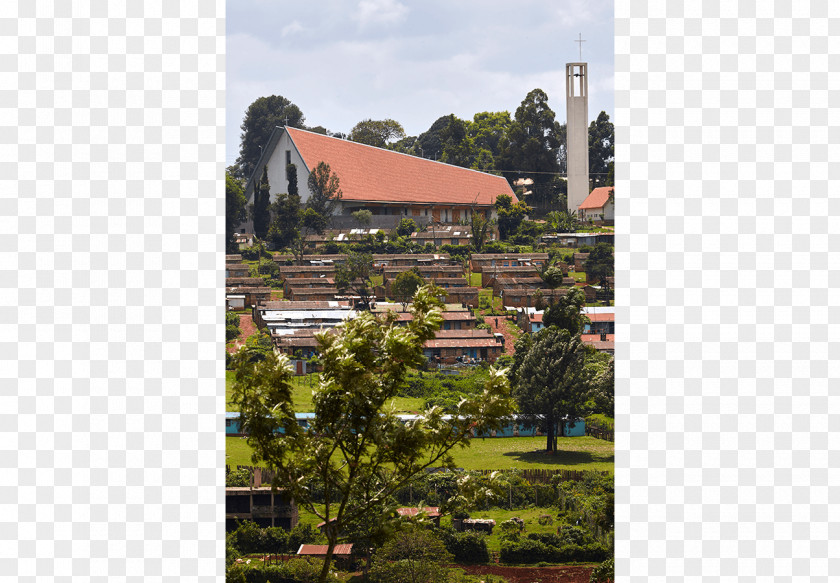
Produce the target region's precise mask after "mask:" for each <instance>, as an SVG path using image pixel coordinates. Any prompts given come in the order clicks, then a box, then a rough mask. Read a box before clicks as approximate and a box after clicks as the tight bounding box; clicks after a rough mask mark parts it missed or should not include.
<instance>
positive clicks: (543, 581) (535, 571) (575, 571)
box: [454, 565, 593, 583]
mask: <svg viewBox="0 0 840 583" xmlns="http://www.w3.org/2000/svg"><path fill="white" fill-rule="evenodd" d="M454 566H455V567H458V568H459V569H463V570H464V572H466V573H467V574H469V575H497V576H501V577H504V578H505V579H507V580H508V581H510V583H589V574H590V573H591V572H592V568H593V567H581V566H573V567H571V566H570V567H565V566H559V567H506V566H503V565H454Z"/></svg>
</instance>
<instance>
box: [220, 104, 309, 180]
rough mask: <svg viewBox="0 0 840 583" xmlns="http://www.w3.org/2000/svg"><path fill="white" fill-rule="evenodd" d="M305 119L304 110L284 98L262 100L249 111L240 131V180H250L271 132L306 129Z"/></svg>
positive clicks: (237, 163)
mask: <svg viewBox="0 0 840 583" xmlns="http://www.w3.org/2000/svg"><path fill="white" fill-rule="evenodd" d="M303 121H304V117H303V113H302V112H301V111H300V108H299V107H298V106H297V105H295V104H294V103H292V102H291V101H289V100H288V99H286V98H285V97H282V96H280V95H270V96H268V97H260V98H258V99H257V100H255V101H254V102H253V103H252V104H251V105H249V106H248V109H247V110H246V111H245V118H244V119H243V120H242V125H241V126H240V129H241V130H242V134H240V144H239V157H238V158H237V159H236V165H237V166H238V167H239V171H240V173H241V174H240V175H239V178H240V179H242V180H248V178H250V176H251V174H252V173H253V172H254V169H255V168H256V167H257V162H258V161H259V159H260V156H261V155H262V149H263V148H264V147H265V145H266V144H267V143H268V138H269V137H271V132H273V131H274V128H275V127H277V126H281V127H282V126H290V127H296V128H302V127H304V125H303Z"/></svg>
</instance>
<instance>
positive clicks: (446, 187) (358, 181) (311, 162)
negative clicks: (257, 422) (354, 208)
mask: <svg viewBox="0 0 840 583" xmlns="http://www.w3.org/2000/svg"><path fill="white" fill-rule="evenodd" d="M286 131H288V132H289V137H290V138H291V139H292V141H293V142H294V144H295V146H296V147H297V149H298V152H299V153H300V155H301V157H302V158H303V161H304V163H305V164H306V166H307V168H308V169H309V170H310V171H312V170H313V169H314V168H315V167H316V166H317V165H318V163H319V162H322V161H323V162H326V163H327V164H329V165H330V170H332V171H333V172H334V173H335V174H336V175H337V176H338V179H339V182H340V186H341V190H342V193H343V196H342V199H343V200H359V201H375V202H391V203H438V204H458V205H471V204H473V201H475V204H478V205H484V206H489V205H492V204H493V203H494V202H495V201H496V197H497V196H498V195H500V194H507V195H508V196H510V197H511V198H513V201H514V202H517V198H516V195H515V194H514V192H513V190H512V189H511V187H510V185H509V184H508V181H507V180H505V178H503V177H501V176H494V175H492V174H486V173H484V172H479V171H477V170H470V169H467V168H461V167H459V166H451V165H449V164H444V163H443V162H435V161H433V160H427V159H425V158H418V157H417V156H410V155H408V154H402V153H399V152H393V151H391V150H384V149H382V148H374V147H373V146H368V145H366V144H359V143H357V142H351V141H349V140H342V139H340V138H332V137H329V136H324V135H322V134H315V133H312V132H307V131H304V130H299V129H297V128H286Z"/></svg>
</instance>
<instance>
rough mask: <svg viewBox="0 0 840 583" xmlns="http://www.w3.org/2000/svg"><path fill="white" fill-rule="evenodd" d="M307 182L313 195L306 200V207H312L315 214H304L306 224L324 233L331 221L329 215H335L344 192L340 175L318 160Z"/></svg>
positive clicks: (317, 231) (319, 232)
mask: <svg viewBox="0 0 840 583" xmlns="http://www.w3.org/2000/svg"><path fill="white" fill-rule="evenodd" d="M307 184H308V186H309V192H310V193H311V196H310V197H309V200H308V201H306V208H307V209H311V210H312V211H313V213H314V215H313V214H311V213H310V215H309V218H308V219H307V217H306V216H304V219H305V223H306V224H305V226H307V227H308V228H310V229H312V230H314V231H315V232H316V233H318V234H323V232H324V230H325V229H326V228H327V224H328V223H329V217H331V216H332V215H333V213H334V212H335V209H336V207H337V206H338V203H339V201H340V200H341V195H342V192H341V188H340V186H339V180H338V176H336V175H335V174H334V173H333V172H332V171H330V165H329V164H327V163H326V162H318V165H317V166H316V167H315V169H314V170H313V171H312V172H311V173H310V174H309V180H308V182H307ZM315 215H318V216H317V217H316V216H315Z"/></svg>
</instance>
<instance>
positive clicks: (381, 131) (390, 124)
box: [350, 119, 405, 148]
mask: <svg viewBox="0 0 840 583" xmlns="http://www.w3.org/2000/svg"><path fill="white" fill-rule="evenodd" d="M403 138H405V130H404V129H403V127H402V126H401V125H400V123H399V122H397V121H394V120H393V119H383V120H373V119H366V120H363V121H360V122H359V123H357V124H356V125H355V126H353V129H352V130H350V140H351V141H353V142H359V143H361V144H367V145H368V146H375V147H377V148H385V147H387V146H388V144H389V143H390V142H393V141H398V140H402V139H403Z"/></svg>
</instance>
